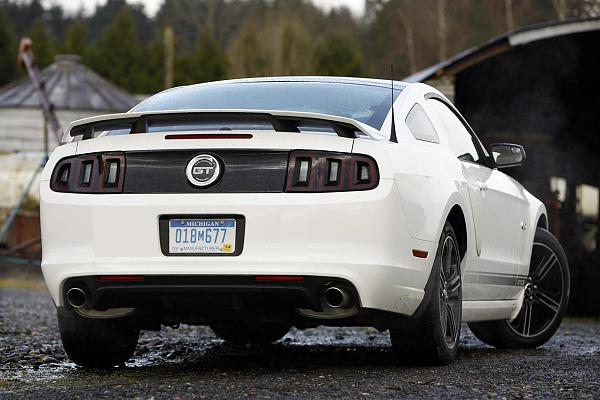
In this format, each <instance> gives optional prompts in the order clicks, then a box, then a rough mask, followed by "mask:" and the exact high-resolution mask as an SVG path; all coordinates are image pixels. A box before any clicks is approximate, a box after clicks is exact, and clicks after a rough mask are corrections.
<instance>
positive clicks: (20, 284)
mask: <svg viewBox="0 0 600 400" xmlns="http://www.w3.org/2000/svg"><path fill="white" fill-rule="evenodd" d="M0 288H12V289H29V290H46V284H45V283H44V281H43V280H41V279H39V278H34V277H31V278H0Z"/></svg>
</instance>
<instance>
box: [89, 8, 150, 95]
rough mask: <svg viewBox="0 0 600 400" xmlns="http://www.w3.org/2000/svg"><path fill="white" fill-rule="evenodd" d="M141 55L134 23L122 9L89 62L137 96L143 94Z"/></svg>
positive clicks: (103, 74) (127, 12)
mask: <svg viewBox="0 0 600 400" xmlns="http://www.w3.org/2000/svg"><path fill="white" fill-rule="evenodd" d="M142 52H143V49H142V46H141V44H140V41H139V39H138V32H137V29H136V25H135V21H134V19H133V17H132V15H131V13H130V12H129V8H127V6H123V7H122V8H121V10H120V11H119V13H118V14H117V17H116V18H115V20H114V21H113V22H112V23H111V24H110V25H109V26H108V27H106V29H105V30H104V32H102V35H101V37H100V40H99V41H98V43H97V44H96V46H95V48H94V49H93V50H92V51H90V52H88V53H87V54H86V56H87V57H86V58H87V62H88V65H90V66H91V67H92V69H94V70H95V71H96V72H98V73H99V74H100V75H102V76H104V77H106V78H108V79H109V80H111V81H113V82H114V83H116V84H117V85H119V86H122V87H123V88H125V89H127V90H129V91H131V92H134V93H135V92H137V91H139V90H143V88H142V87H140V86H141V85H140V72H141V69H142V67H143V59H142V55H143V54H142Z"/></svg>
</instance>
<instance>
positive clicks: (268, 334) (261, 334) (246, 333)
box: [210, 324, 291, 345]
mask: <svg viewBox="0 0 600 400" xmlns="http://www.w3.org/2000/svg"><path fill="white" fill-rule="evenodd" d="M290 328H291V326H290V325H288V324H245V325H242V324H240V325H214V326H212V325H211V327H210V329H212V331H213V332H214V333H215V335H217V336H218V337H219V338H221V339H223V340H225V341H226V342H227V343H230V344H235V345H238V344H257V345H265V344H270V343H273V342H275V341H277V340H279V339H281V338H282V337H284V336H285V334H286V333H288V332H289V330H290Z"/></svg>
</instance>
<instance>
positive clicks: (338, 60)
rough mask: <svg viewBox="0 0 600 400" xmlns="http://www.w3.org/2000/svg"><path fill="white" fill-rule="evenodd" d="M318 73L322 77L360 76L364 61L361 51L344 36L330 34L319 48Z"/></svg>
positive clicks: (317, 54) (317, 53)
mask: <svg viewBox="0 0 600 400" xmlns="http://www.w3.org/2000/svg"><path fill="white" fill-rule="evenodd" d="M316 61H317V66H316V68H317V73H318V74H321V75H338V76H360V75H361V74H362V73H363V61H362V56H361V54H360V51H359V49H358V48H357V47H356V46H355V45H354V44H353V43H352V41H351V40H350V38H349V37H348V36H346V35H343V34H338V33H335V34H330V35H328V36H327V37H326V38H325V40H324V42H323V43H322V44H321V45H320V46H319V47H318V48H317V52H316Z"/></svg>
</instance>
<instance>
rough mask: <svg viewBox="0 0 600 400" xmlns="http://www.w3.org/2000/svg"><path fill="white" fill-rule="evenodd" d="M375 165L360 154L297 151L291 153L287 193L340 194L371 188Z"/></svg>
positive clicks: (376, 175)
mask: <svg viewBox="0 0 600 400" xmlns="http://www.w3.org/2000/svg"><path fill="white" fill-rule="evenodd" d="M378 184H379V171H378V169H377V163H376V162H375V160H373V159H372V158H371V157H369V156H366V155H362V154H348V153H334V152H326V151H305V150H297V151H292V152H291V153H290V158H289V162H288V174H287V180H286V185H285V191H286V192H342V191H353V190H369V189H374V188H376V187H377V185H378Z"/></svg>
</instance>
